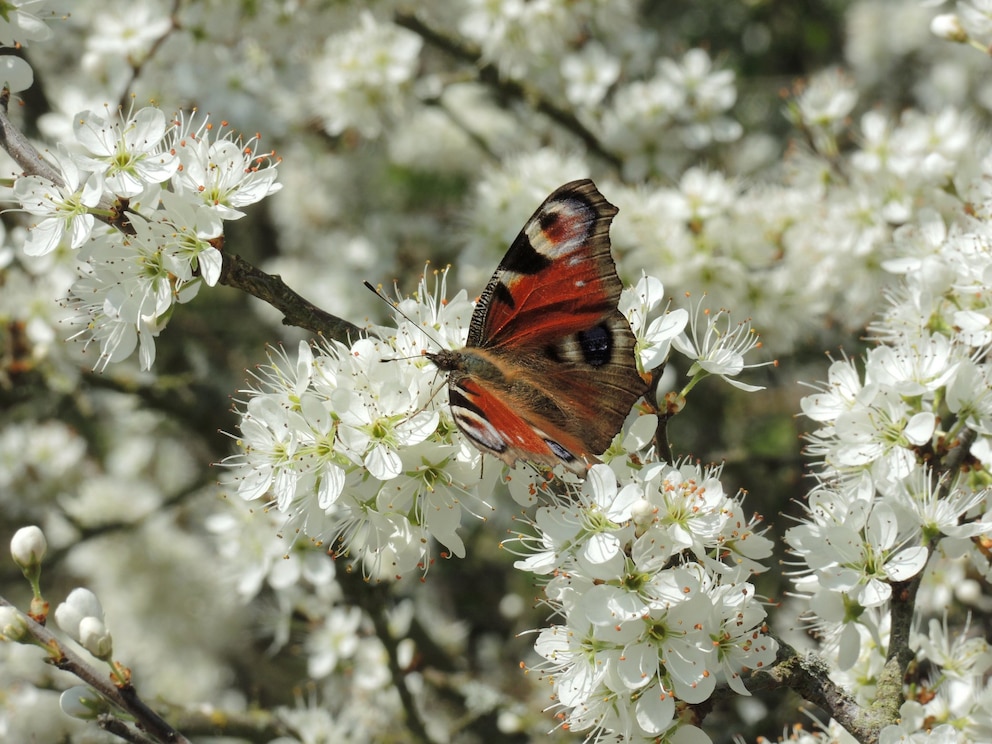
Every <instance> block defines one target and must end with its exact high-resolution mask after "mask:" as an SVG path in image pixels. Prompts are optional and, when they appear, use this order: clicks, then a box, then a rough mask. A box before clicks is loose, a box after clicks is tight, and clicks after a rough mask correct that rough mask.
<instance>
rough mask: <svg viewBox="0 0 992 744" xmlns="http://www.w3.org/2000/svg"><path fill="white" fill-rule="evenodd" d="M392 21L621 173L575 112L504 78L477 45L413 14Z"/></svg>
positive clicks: (615, 157) (399, 15) (618, 161)
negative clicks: (568, 134)
mask: <svg viewBox="0 0 992 744" xmlns="http://www.w3.org/2000/svg"><path fill="white" fill-rule="evenodd" d="M393 22H394V23H395V24H396V25H397V26H402V27H403V28H406V29H409V30H410V31H413V32H414V33H415V34H417V35H418V36H420V37H421V38H422V39H423V40H424V41H426V42H427V43H428V44H430V45H432V46H434V47H436V48H438V49H440V50H441V51H443V52H445V53H447V54H449V55H451V56H452V57H454V58H455V59H458V60H461V61H462V62H465V63H467V64H469V65H472V66H473V67H475V68H476V69H477V70H478V76H479V79H480V80H481V81H482V82H484V83H486V84H487V85H489V86H491V87H492V88H493V89H494V90H496V92H497V93H499V94H500V95H502V96H506V97H507V98H511V99H514V100H520V101H524V102H525V103H527V104H528V105H529V106H532V107H533V108H534V109H535V110H536V111H539V112H540V113H542V114H544V115H545V116H547V117H548V118H549V119H551V120H552V121H554V122H555V123H556V124H559V125H560V126H561V127H562V128H564V129H565V130H567V131H569V132H571V133H572V134H573V135H575V136H576V137H578V138H579V139H580V140H582V143H583V144H584V145H585V146H586V149H587V150H588V151H589V152H591V153H593V154H594V155H596V156H598V157H600V158H602V159H603V160H605V161H606V162H607V163H609V164H610V165H611V166H612V167H613V168H615V169H617V170H620V169H621V167H622V166H623V161H622V160H621V159H620V157H619V156H618V155H616V154H615V153H612V152H610V151H609V150H607V149H606V148H605V147H604V146H603V144H602V143H601V142H600V141H599V138H598V137H596V135H595V134H593V132H592V131H590V130H589V128H588V127H586V125H585V124H583V123H582V122H581V121H579V119H578V118H577V117H576V116H575V114H574V113H573V112H572V111H569V110H568V109H566V108H563V107H561V106H559V105H558V104H556V103H554V102H553V101H551V100H549V99H548V98H547V97H546V96H544V94H542V93H541V92H540V91H539V90H537V88H535V87H534V86H532V85H528V84H527V83H525V82H523V81H521V80H512V79H507V78H505V77H503V76H501V75H500V72H499V69H498V68H497V67H496V66H495V65H493V64H491V63H488V62H485V61H483V59H482V51H481V50H480V49H479V48H478V47H477V46H475V45H474V44H470V43H467V42H464V41H462V40H460V39H455V38H453V37H451V36H446V35H445V34H443V33H442V32H440V31H438V30H436V29H434V28H431V27H430V26H428V25H427V24H426V23H424V22H423V21H421V20H420V19H419V18H417V16H416V15H415V14H414V13H412V12H408V11H404V10H399V11H397V12H396V13H395V15H394V16H393Z"/></svg>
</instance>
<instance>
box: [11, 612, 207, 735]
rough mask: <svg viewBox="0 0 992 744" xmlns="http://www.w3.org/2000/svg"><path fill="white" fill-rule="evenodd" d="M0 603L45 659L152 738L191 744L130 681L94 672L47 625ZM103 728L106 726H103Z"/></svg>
mask: <svg viewBox="0 0 992 744" xmlns="http://www.w3.org/2000/svg"><path fill="white" fill-rule="evenodd" d="M0 606H4V607H10V608H12V609H13V610H14V611H15V612H17V613H18V615H20V617H21V619H22V621H23V622H24V626H25V627H26V628H27V632H28V633H29V634H30V635H31V637H32V638H34V639H35V640H36V641H37V642H38V644H39V645H41V646H42V647H43V648H45V649H46V650H47V651H48V654H49V658H48V659H47V661H48V662H49V663H51V664H52V665H54V666H55V667H57V668H58V669H61V670H62V671H64V672H69V673H70V674H73V675H75V676H76V677H78V678H79V679H80V680H82V681H83V682H85V683H86V684H87V685H89V686H90V687H92V688H93V689H94V690H96V692H98V693H99V694H100V695H102V696H103V697H104V698H106V699H107V700H108V701H110V702H111V703H112V704H113V705H115V706H117V707H118V708H120V709H121V710H124V711H127V712H128V713H129V714H130V715H131V716H133V717H134V719H135V722H136V724H137V726H138V727H139V728H140V729H141V730H142V731H144V732H146V733H147V734H148V735H149V736H151V737H152V741H156V742H165V743H166V744H191V742H190V741H189V739H187V738H186V737H185V736H183V735H182V734H181V733H179V732H178V731H176V730H175V729H174V728H172V726H170V725H169V724H168V723H167V722H166V721H165V720H164V719H163V718H162V717H161V716H159V715H158V714H157V713H156V712H155V711H153V710H152V709H151V708H149V707H148V706H147V705H146V704H145V702H144V701H143V700H141V698H139V697H138V693H137V691H136V690H135V689H134V687H133V686H131V685H130V684H128V685H125V686H123V687H118V686H117V685H115V684H114V683H113V682H112V681H111V680H110V676H109V675H103V674H100V673H99V672H97V671H96V670H95V669H94V668H93V667H91V666H90V665H89V663H88V662H87V661H86V660H85V659H83V657H82V656H80V655H79V654H77V653H76V652H75V651H73V650H72V649H71V648H68V647H67V646H66V645H65V644H63V643H62V641H60V640H59V638H58V637H57V636H56V635H55V634H54V633H52V632H51V631H50V630H48V628H46V627H45V626H43V625H40V624H39V623H37V622H35V621H34V620H32V619H31V618H30V617H28V616H27V615H26V614H25V613H23V612H21V611H20V610H19V609H17V607H15V606H14V605H12V604H11V603H10V602H8V601H7V600H6V599H5V598H4V597H0ZM103 728H107V727H106V726H103ZM108 730H109V728H108ZM131 741H137V742H143V741H145V740H144V739H133V738H132V739H131Z"/></svg>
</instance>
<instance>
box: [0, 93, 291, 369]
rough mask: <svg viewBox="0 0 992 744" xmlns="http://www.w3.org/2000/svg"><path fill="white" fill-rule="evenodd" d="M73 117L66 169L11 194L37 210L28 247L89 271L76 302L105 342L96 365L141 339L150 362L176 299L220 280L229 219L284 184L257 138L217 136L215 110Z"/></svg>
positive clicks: (79, 282)
mask: <svg viewBox="0 0 992 744" xmlns="http://www.w3.org/2000/svg"><path fill="white" fill-rule="evenodd" d="M74 118H75V123H74V129H73V134H74V140H73V141H71V142H66V143H65V144H64V147H63V149H60V151H59V153H58V154H57V156H55V160H56V165H57V169H58V170H57V172H54V171H53V172H52V173H51V175H50V176H47V175H26V176H22V177H20V178H18V179H17V180H16V181H15V182H14V188H13V196H14V198H15V199H16V200H17V202H18V203H19V204H20V207H21V209H23V210H24V211H25V212H27V213H28V214H29V215H30V216H31V223H30V225H29V227H30V229H29V232H28V234H27V238H26V240H25V242H24V247H23V250H24V253H25V254H26V255H27V256H30V257H39V256H46V255H48V254H51V253H53V252H54V251H56V250H57V249H59V248H60V247H64V248H65V249H67V250H69V251H72V252H74V253H75V255H76V257H77V260H78V261H79V264H80V271H79V276H78V278H77V279H76V280H75V281H74V282H73V283H72V285H71V286H70V287H69V290H68V293H69V296H68V299H67V305H68V307H69V308H70V309H71V311H72V312H73V313H74V318H73V321H74V322H75V323H77V324H79V325H82V326H83V329H82V330H81V331H79V333H78V334H77V336H79V337H80V338H81V339H82V340H84V341H85V343H86V344H87V345H88V344H89V343H91V342H95V343H97V344H98V346H99V348H100V354H99V358H98V359H97V361H96V362H95V364H94V365H93V366H94V367H96V368H98V369H103V368H105V367H106V366H107V365H108V364H110V363H114V362H119V361H121V360H123V359H126V358H127V357H129V356H130V355H131V354H132V353H134V351H135V349H139V350H140V351H139V356H140V361H141V367H142V369H150V368H151V366H152V364H153V363H154V361H155V337H156V336H158V334H159V333H160V332H161V331H162V329H163V328H165V326H166V325H167V324H168V322H169V318H170V317H171V314H172V310H173V307H174V306H175V305H176V304H181V303H185V302H188V301H189V300H190V299H192V298H193V297H194V296H195V295H196V293H197V292H198V290H199V288H200V286H201V284H203V283H205V284H207V285H208V286H213V285H215V284H216V283H217V281H218V280H219V278H220V273H221V265H222V258H221V253H220V251H219V250H218V246H219V245H220V241H221V238H222V234H223V220H231V219H237V218H238V217H241V216H243V215H244V213H243V212H241V211H240V210H239V207H242V206H246V205H248V204H252V203H254V202H256V201H258V200H259V199H262V198H264V197H265V196H267V195H269V194H272V193H274V192H275V191H277V190H278V188H279V185H278V184H277V183H275V177H276V170H275V168H274V167H268V166H274V165H275V162H274V161H273V159H272V157H271V154H270V153H260V152H259V150H258V139H257V138H253V139H252V140H250V141H248V142H243V141H241V138H240V137H238V136H237V135H234V134H233V133H231V132H230V131H228V132H225V133H224V134H222V135H221V136H219V137H218V136H216V135H215V133H214V132H213V129H214V127H213V125H211V124H210V123H209V122H208V121H207V120H206V119H202V120H200V121H199V122H197V119H196V117H189V118H186V117H182V116H180V117H178V118H176V119H174V120H173V121H171V122H170V121H168V120H167V119H166V116H165V114H164V113H163V112H162V111H161V110H159V109H157V108H151V107H147V108H142V109H139V110H137V111H131V112H129V113H128V114H127V115H126V116H124V115H123V114H119V113H118V112H110V111H107V112H104V113H97V112H94V111H84V112H81V113H79V114H77V115H76V116H75V117H74ZM98 219H100V220H103V222H98ZM106 223H114V226H113V227H111V226H110V225H109V224H106Z"/></svg>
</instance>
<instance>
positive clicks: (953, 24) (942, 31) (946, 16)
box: [930, 13, 968, 44]
mask: <svg viewBox="0 0 992 744" xmlns="http://www.w3.org/2000/svg"><path fill="white" fill-rule="evenodd" d="M930 33H932V34H933V35H934V36H936V37H938V38H941V39H946V40H947V41H954V42H957V43H959V44H963V43H964V42H966V41H968V32H967V31H965V30H964V26H962V25H961V21H960V19H958V17H957V16H956V15H954V14H953V13H943V14H941V15H938V16H935V17H934V19H933V20H932V21H930Z"/></svg>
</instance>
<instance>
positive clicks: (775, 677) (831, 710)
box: [747, 634, 881, 744]
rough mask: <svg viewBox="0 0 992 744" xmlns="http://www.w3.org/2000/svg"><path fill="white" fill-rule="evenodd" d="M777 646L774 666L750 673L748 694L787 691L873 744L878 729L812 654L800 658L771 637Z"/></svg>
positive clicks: (854, 735) (863, 741) (789, 647)
mask: <svg viewBox="0 0 992 744" xmlns="http://www.w3.org/2000/svg"><path fill="white" fill-rule="evenodd" d="M770 635H772V637H774V638H775V640H776V642H777V643H778V655H777V657H776V659H775V664H774V665H773V666H771V667H769V668H767V669H757V670H754V671H752V672H751V674H750V676H749V677H748V679H747V687H748V689H749V690H759V689H772V688H788V689H791V690H794V691H795V692H796V693H797V694H798V695H799V696H800V697H802V698H803V699H804V700H807V701H809V702H811V703H813V704H814V705H818V706H819V707H821V708H823V710H825V711H826V712H827V713H828V714H829V715H830V717H831V718H833V719H834V720H835V721H837V723H839V724H840V725H841V726H843V727H844V728H845V729H846V730H847V732H848V733H849V734H851V735H852V736H853V737H854V738H855V739H857V740H858V741H859V742H861V743H862V744H875V743H876V742H877V741H878V735H879V732H880V731H881V726H877V725H873V724H872V723H871V722H870V721H869V720H868V719H869V716H868V715H867V714H866V711H865V710H864V709H863V708H862V707H861V706H860V705H858V702H857V701H856V700H855V699H854V698H853V697H851V696H850V695H849V694H848V693H847V692H845V691H844V690H843V689H842V688H840V687H838V686H837V685H836V684H834V682H833V680H831V679H830V670H829V669H828V668H827V665H826V663H825V662H824V661H823V659H821V658H820V657H819V656H817V655H816V654H806V655H805V656H800V654H799V652H798V651H796V649H794V648H793V647H792V646H791V645H790V644H788V643H786V642H785V641H784V640H782V639H781V638H778V637H777V636H775V635H774V634H770Z"/></svg>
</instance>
